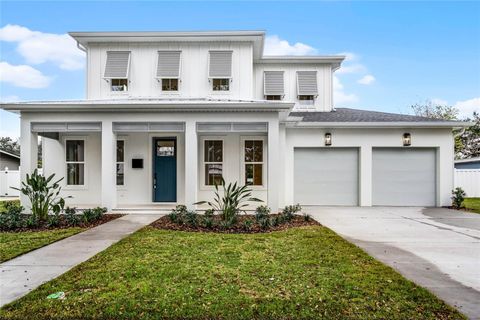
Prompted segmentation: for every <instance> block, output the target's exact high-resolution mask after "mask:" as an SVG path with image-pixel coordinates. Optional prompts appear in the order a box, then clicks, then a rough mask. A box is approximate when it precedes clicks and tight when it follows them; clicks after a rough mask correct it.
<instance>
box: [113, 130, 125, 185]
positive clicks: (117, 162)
mask: <svg viewBox="0 0 480 320" xmlns="http://www.w3.org/2000/svg"><path fill="white" fill-rule="evenodd" d="M125 140H126V139H125V138H124V137H122V138H117V140H116V142H115V185H116V186H117V189H122V188H125V187H126V185H127V183H126V182H127V179H126V176H127V175H126V170H125V169H126V165H125V164H126V161H125V155H126V150H127V148H126V141H125ZM118 141H123V162H119V161H117V152H116V151H117V143H118ZM118 164H123V184H117V165H118Z"/></svg>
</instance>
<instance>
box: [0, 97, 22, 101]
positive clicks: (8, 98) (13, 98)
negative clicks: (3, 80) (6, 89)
mask: <svg viewBox="0 0 480 320" xmlns="http://www.w3.org/2000/svg"><path fill="white" fill-rule="evenodd" d="M0 101H2V102H16V101H20V98H19V97H18V96H0Z"/></svg>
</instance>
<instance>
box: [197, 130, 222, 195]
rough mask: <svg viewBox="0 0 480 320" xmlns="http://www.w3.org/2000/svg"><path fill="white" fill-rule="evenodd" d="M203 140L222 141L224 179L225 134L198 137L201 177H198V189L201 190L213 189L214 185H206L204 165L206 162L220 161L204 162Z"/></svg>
mask: <svg viewBox="0 0 480 320" xmlns="http://www.w3.org/2000/svg"><path fill="white" fill-rule="evenodd" d="M205 141H222V162H221V164H222V177H223V179H225V136H202V137H201V138H200V143H201V147H200V150H201V151H200V157H201V161H200V171H199V172H200V173H201V178H200V189H201V190H215V186H214V185H208V184H206V181H205V174H206V172H205V165H206V164H210V163H212V164H216V163H217V164H219V163H220V162H206V161H205Z"/></svg>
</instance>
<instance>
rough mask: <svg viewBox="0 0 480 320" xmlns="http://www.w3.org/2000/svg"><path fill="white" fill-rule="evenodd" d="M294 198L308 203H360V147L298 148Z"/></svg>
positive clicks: (295, 153) (296, 151) (295, 159)
mask: <svg viewBox="0 0 480 320" xmlns="http://www.w3.org/2000/svg"><path fill="white" fill-rule="evenodd" d="M294 198H295V202H297V203H300V204H304V205H357V204H358V151H357V149H354V148H295V151H294Z"/></svg>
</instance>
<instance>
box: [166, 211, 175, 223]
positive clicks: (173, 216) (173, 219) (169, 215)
mask: <svg viewBox="0 0 480 320" xmlns="http://www.w3.org/2000/svg"><path fill="white" fill-rule="evenodd" d="M167 217H168V218H169V219H170V221H171V222H172V223H177V222H178V213H177V211H176V210H175V209H172V211H170V213H169V214H168V215H167Z"/></svg>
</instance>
